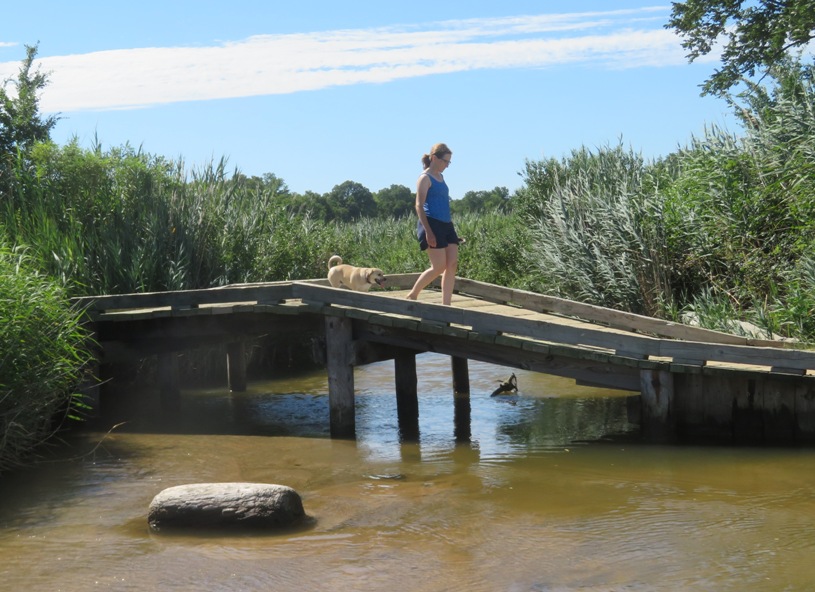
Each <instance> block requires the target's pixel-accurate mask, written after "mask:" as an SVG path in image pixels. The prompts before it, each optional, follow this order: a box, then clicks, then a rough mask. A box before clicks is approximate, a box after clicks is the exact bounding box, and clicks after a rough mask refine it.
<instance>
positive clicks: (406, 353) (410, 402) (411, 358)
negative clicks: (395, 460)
mask: <svg viewBox="0 0 815 592" xmlns="http://www.w3.org/2000/svg"><path fill="white" fill-rule="evenodd" d="M393 361H394V381H395V385H394V386H395V389H396V412H397V416H398V420H399V434H400V436H401V439H402V440H403V441H408V442H411V441H416V440H418V438H419V396H418V387H417V378H416V352H415V351H411V350H407V349H402V350H400V351H399V353H398V354H397V355H396V357H394V360H393Z"/></svg>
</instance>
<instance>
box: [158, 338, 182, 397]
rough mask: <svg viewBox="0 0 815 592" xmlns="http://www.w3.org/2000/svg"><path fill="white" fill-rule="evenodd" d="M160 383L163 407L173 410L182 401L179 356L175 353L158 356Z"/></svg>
mask: <svg viewBox="0 0 815 592" xmlns="http://www.w3.org/2000/svg"><path fill="white" fill-rule="evenodd" d="M158 383H159V393H160V396H161V406H162V407H163V408H165V409H172V408H175V407H177V406H178V403H179V401H180V399H181V388H180V387H179V383H178V355H177V354H176V353H175V352H169V353H163V354H158Z"/></svg>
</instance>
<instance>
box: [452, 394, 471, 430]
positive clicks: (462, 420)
mask: <svg viewBox="0 0 815 592" xmlns="http://www.w3.org/2000/svg"><path fill="white" fill-rule="evenodd" d="M471 414H472V407H471V405H470V393H469V391H467V392H458V391H453V437H454V439H455V441H456V442H469V441H470V439H471V438H472V427H471V424H472V422H471Z"/></svg>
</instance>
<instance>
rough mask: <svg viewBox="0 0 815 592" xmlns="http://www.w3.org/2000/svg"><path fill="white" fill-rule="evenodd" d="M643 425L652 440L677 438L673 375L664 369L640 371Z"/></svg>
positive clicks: (644, 432)
mask: <svg viewBox="0 0 815 592" xmlns="http://www.w3.org/2000/svg"><path fill="white" fill-rule="evenodd" d="M640 393H641V394H640V397H641V408H640V417H641V420H640V421H641V427H642V432H643V434H644V435H645V437H646V438H648V439H649V440H652V441H672V440H674V439H675V438H676V412H675V410H674V381H673V375H672V374H671V373H670V372H666V371H664V370H641V371H640Z"/></svg>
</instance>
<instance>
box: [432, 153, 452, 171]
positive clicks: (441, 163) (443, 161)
mask: <svg viewBox="0 0 815 592" xmlns="http://www.w3.org/2000/svg"><path fill="white" fill-rule="evenodd" d="M433 158H434V159H435V160H436V162H437V163H438V164H437V165H436V166H438V168H439V170H440V171H444V170H446V169H447V167H449V166H450V159H451V158H453V155H452V154H444V155H442V156H436V155H433Z"/></svg>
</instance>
